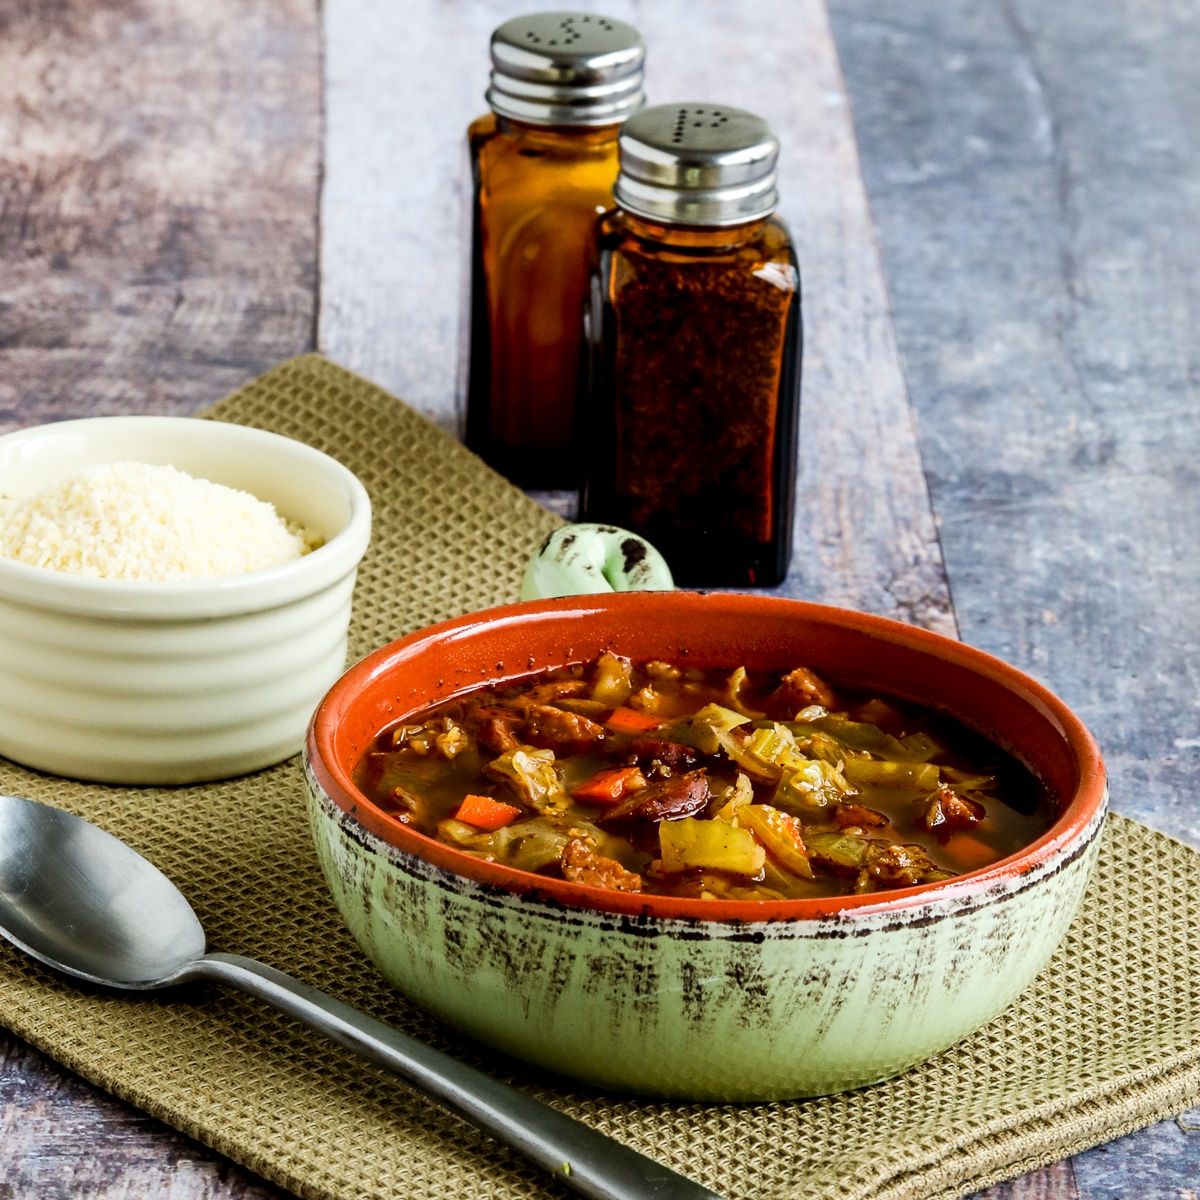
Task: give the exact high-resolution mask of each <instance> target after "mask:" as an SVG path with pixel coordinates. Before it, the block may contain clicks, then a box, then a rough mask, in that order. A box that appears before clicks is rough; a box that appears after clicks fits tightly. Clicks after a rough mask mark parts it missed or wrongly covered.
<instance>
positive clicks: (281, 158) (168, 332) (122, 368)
mask: <svg viewBox="0 0 1200 1200" xmlns="http://www.w3.org/2000/svg"><path fill="white" fill-rule="evenodd" d="M319 59H320V55H319V43H318V24H317V17H316V3H315V0H207V2H206V3H204V4H188V3H186V2H184V0H137V2H135V0H106V2H105V3H100V4H98V3H92V2H91V0H8V2H6V3H5V4H4V5H3V6H2V7H0V431H3V430H6V429H10V428H18V427H21V426H25V425H33V424H37V423H39V422H42V421H49V420H58V419H62V418H65V417H75V416H88V415H99V414H104V413H118V412H155V413H183V412H190V411H192V410H194V409H195V408H197V407H199V406H201V405H202V404H205V403H208V402H210V401H212V400H214V399H216V398H218V397H220V396H221V395H224V394H225V393H226V392H228V391H230V390H232V389H233V388H235V387H237V386H238V385H240V384H241V383H244V382H245V381H246V380H247V379H250V378H252V377H253V376H254V375H256V374H258V373H259V372H260V371H262V370H264V369H266V368H268V367H270V366H273V365H274V364H275V363H277V362H279V361H280V360H281V359H284V358H287V357H289V356H291V355H293V354H297V353H301V352H303V351H305V350H308V349H311V348H312V345H313V329H314V314H315V286H316V232H317V199H318V189H317V175H318V149H319V141H320V70H319ZM0 1146H2V1147H3V1151H2V1152H0V1194H3V1195H5V1196H13V1197H33V1196H37V1197H39V1198H40V1200H41V1198H45V1200H57V1198H59V1197H62V1198H63V1200H66V1198H67V1197H75V1196H81V1195H89V1196H118V1195H119V1196H138V1197H145V1198H146V1200H154V1198H158V1197H162V1198H164V1200H165V1198H166V1197H168V1196H171V1197H174V1198H176V1200H180V1198H182V1197H187V1198H188V1200H205V1198H207V1197H209V1196H217V1195H220V1196H226V1197H244V1198H245V1200H266V1198H267V1197H274V1196H282V1195H283V1193H282V1192H278V1191H276V1190H274V1189H272V1188H270V1187H269V1186H268V1185H266V1184H265V1183H263V1181H261V1180H258V1179H256V1178H255V1177H253V1176H251V1175H249V1174H248V1173H247V1172H244V1171H242V1170H241V1169H240V1168H237V1167H235V1166H234V1165H233V1164H231V1163H230V1162H229V1161H228V1160H227V1159H225V1158H223V1157H222V1156H220V1155H217V1154H214V1153H213V1152H211V1151H209V1150H207V1149H205V1148H204V1147H202V1146H199V1145H198V1144H196V1143H193V1142H191V1141H189V1140H188V1139H186V1138H183V1137H181V1136H180V1135H178V1134H176V1133H174V1132H173V1131H170V1130H168V1129H167V1128H166V1127H165V1126H163V1125H161V1124H160V1123H158V1122H156V1121H152V1120H151V1119H150V1118H148V1117H146V1116H145V1115H144V1114H142V1113H139V1112H137V1111H136V1110H134V1109H132V1108H130V1107H128V1106H127V1105H123V1104H120V1103H119V1102H117V1101H115V1100H113V1099H112V1098H111V1097H109V1096H107V1095H105V1094H104V1093H102V1092H99V1091H97V1090H96V1089H94V1088H92V1087H90V1086H89V1085H87V1084H85V1083H83V1082H82V1081H79V1080H76V1079H74V1077H72V1076H70V1075H69V1073H66V1072H64V1071H62V1070H61V1069H60V1068H58V1067H57V1066H56V1065H55V1064H53V1063H51V1062H50V1061H49V1060H47V1059H45V1058H44V1057H43V1056H41V1055H40V1054H37V1053H36V1052H34V1051H32V1050H30V1049H29V1048H28V1047H27V1046H26V1045H25V1043H23V1042H21V1041H20V1040H19V1039H16V1038H13V1037H11V1036H10V1035H8V1034H6V1033H3V1032H2V1031H0Z"/></svg>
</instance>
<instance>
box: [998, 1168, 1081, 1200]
mask: <svg viewBox="0 0 1200 1200" xmlns="http://www.w3.org/2000/svg"><path fill="white" fill-rule="evenodd" d="M1078 1197H1079V1188H1078V1185H1077V1184H1076V1182H1075V1172H1074V1170H1073V1168H1072V1166H1071V1162H1070V1159H1067V1160H1065V1161H1063V1162H1056V1163H1051V1165H1050V1166H1048V1167H1044V1168H1043V1169H1042V1170H1040V1171H1034V1172H1033V1173H1032V1174H1029V1175H1022V1176H1021V1178H1020V1179H1012V1180H1009V1181H1008V1182H1007V1183H999V1184H997V1185H996V1186H995V1187H993V1188H988V1190H987V1191H986V1192H979V1193H978V1194H977V1195H976V1197H975V1200H1077V1198H1078Z"/></svg>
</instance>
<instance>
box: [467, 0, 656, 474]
mask: <svg viewBox="0 0 1200 1200" xmlns="http://www.w3.org/2000/svg"><path fill="white" fill-rule="evenodd" d="M491 54H492V79H491V87H490V88H489V89H488V92H487V101H488V104H489V106H490V107H491V112H489V113H487V114H486V115H485V116H482V117H480V118H479V119H478V120H476V121H475V122H473V123H472V125H471V126H470V128H469V130H468V131H467V143H468V154H469V158H470V165H471V174H472V181H473V187H474V198H473V205H472V221H471V225H472V233H471V242H472V245H471V291H470V300H469V323H470V332H469V348H468V359H467V385H466V396H467V403H466V410H467V414H466V443H467V445H468V446H469V447H470V448H471V449H472V450H474V451H475V452H476V453H477V454H479V455H480V456H481V457H482V458H483V459H485V460H486V461H487V462H488V463H490V464H491V465H492V466H493V467H495V468H496V469H497V470H498V471H500V472H501V473H502V474H504V475H507V476H508V477H509V478H510V479H511V480H513V481H514V482H515V483H519V484H521V485H523V486H525V487H540V488H570V487H578V486H579V480H580V475H581V467H580V462H579V455H578V451H577V448H576V424H575V418H576V395H577V391H578V387H579V379H580V374H581V372H580V351H581V328H580V326H581V317H580V314H581V312H582V309H583V304H584V299H585V296H586V293H587V278H588V263H589V259H590V253H591V248H592V245H593V242H594V237H595V224H596V219H597V216H598V215H599V214H600V213H603V212H605V211H606V210H608V209H609V208H611V207H612V186H613V181H614V180H615V179H616V175H617V133H618V131H619V129H620V125H621V122H622V121H624V120H625V118H626V117H628V116H629V115H630V114H631V113H634V112H636V111H637V110H638V109H639V108H640V107H641V106H642V104H643V103H644V100H645V96H644V93H643V91H642V62H643V58H644V55H645V49H644V46H643V45H642V39H641V37H640V35H639V34H638V32H637V30H636V29H634V28H633V27H632V26H631V25H626V24H625V23H624V22H621V21H613V20H609V19H608V18H607V17H602V16H598V15H597V14H594V13H571V12H552V13H536V14H532V15H530V16H525V17H517V18H515V19H514V20H511V21H507V22H505V23H504V24H503V25H501V26H500V27H499V28H498V29H497V30H496V31H495V33H494V34H493V35H492V46H491Z"/></svg>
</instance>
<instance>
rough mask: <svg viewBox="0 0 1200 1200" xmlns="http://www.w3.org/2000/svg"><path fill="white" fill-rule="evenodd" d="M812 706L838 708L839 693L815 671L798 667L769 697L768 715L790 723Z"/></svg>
mask: <svg viewBox="0 0 1200 1200" xmlns="http://www.w3.org/2000/svg"><path fill="white" fill-rule="evenodd" d="M810 704H820V705H822V706H823V707H824V708H837V693H836V692H835V691H834V690H833V688H831V687H830V686H829V684H827V683H826V682H825V680H823V679H822V678H821V677H820V676H819V675H818V674H817V673H816V672H815V671H810V670H809V669H808V668H807V667H797V668H796V669H795V670H794V671H790V672H789V673H788V674H786V675H785V676H784V677H783V679H782V680H781V681H780V684H779V686H778V687H777V688H776V689H775V690H774V691H773V692H772V693H771V694H770V695H769V696H768V697H767V702H766V708H767V713H768V715H770V716H771V717H774V718H775V719H776V720H777V721H790V720H792V719H793V718H794V717H795V715H796V714H797V713H798V712H799V711H800V710H801V709H803V708H808V706H809V705H810Z"/></svg>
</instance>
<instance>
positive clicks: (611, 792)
mask: <svg viewBox="0 0 1200 1200" xmlns="http://www.w3.org/2000/svg"><path fill="white" fill-rule="evenodd" d="M645 786H646V777H645V775H643V774H642V771H641V768H640V767H610V768H609V769H608V770H605V771H597V772H596V774H595V775H593V776H592V777H591V778H590V779H585V780H584V781H583V783H581V784H580V785H579V786H578V787H577V788H575V790H574V791H573V792H572V793H571V795H572V796H573V797H574V798H575V799H576V800H590V801H591V802H592V803H593V804H615V803H616V802H617V801H618V800H622V799H624V798H625V796H627V795H628V794H629V793H630V792H634V791H637V790H638V788H644V787H645Z"/></svg>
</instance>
